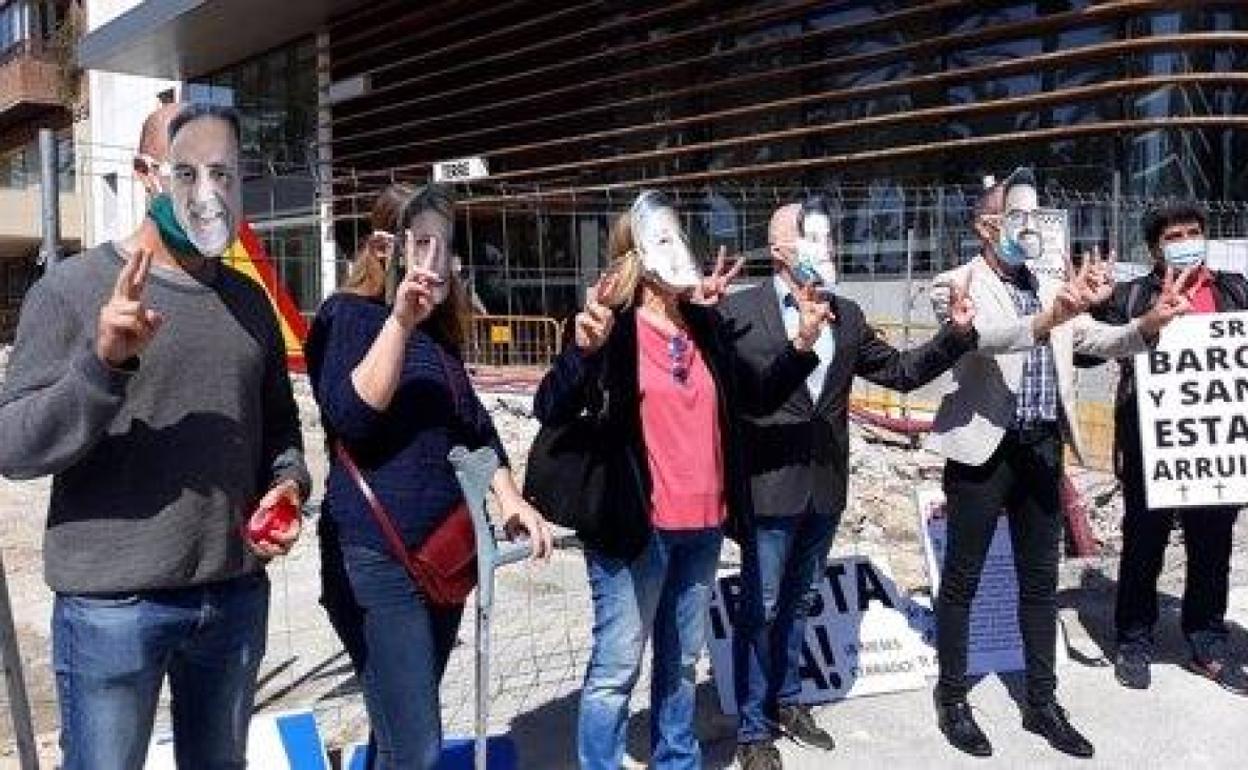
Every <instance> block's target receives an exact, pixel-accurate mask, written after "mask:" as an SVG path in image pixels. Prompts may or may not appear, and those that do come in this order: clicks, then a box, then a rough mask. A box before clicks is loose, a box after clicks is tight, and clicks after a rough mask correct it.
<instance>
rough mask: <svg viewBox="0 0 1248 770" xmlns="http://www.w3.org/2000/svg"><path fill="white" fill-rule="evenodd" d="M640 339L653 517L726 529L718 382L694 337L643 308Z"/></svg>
mask: <svg viewBox="0 0 1248 770" xmlns="http://www.w3.org/2000/svg"><path fill="white" fill-rule="evenodd" d="M637 343H638V344H637V349H638V356H639V359H640V360H639V362H638V363H639V366H638V371H639V377H640V380H641V382H640V386H641V427H642V435H643V437H644V438H645V444H646V460H647V462H648V463H649V468H650V478H651V480H652V481H653V491H652V493H651V498H650V505H651V509H650V520H651V523H653V524H654V526H655V527H657V528H658V529H704V528H708V527H718V526H719V525H720V524H722V523H723V521H724V518H725V516H726V514H727V507H726V500H725V497H724V459H723V456H722V454H721V452H720V439H719V415H718V413H719V408H718V394H717V393H716V390H715V381H714V380H713V379H712V378H711V372H710V370H709V369H708V368H707V366H706V362H705V361H704V360H703V359H702V354H701V353H700V352H699V351H698V349H697V348H696V347H695V346H694V344H693V341H692V340H691V339H690V338H689V337H688V336H687V335H685V334H684V333H680V334H679V336H677V337H674V338H673V337H671V336H669V335H668V333H667V332H666V331H664V330H663V329H660V328H659V327H658V326H656V325H655V324H654V322H653V321H651V320H649V319H647V318H646V317H645V314H644V313H640V312H639V313H637Z"/></svg>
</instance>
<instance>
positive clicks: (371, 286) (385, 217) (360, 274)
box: [339, 184, 414, 299]
mask: <svg viewBox="0 0 1248 770" xmlns="http://www.w3.org/2000/svg"><path fill="white" fill-rule="evenodd" d="M413 192H414V190H413V188H412V187H411V186H410V185H405V184H392V185H389V186H388V187H386V189H384V190H382V191H381V193H380V194H379V195H378V196H377V200H375V201H374V202H373V210H372V211H371V212H370V213H369V215H368V224H369V225H370V227H371V232H370V233H369V235H368V236H365V238H364V240H363V241H362V242H361V243H360V244H359V246H358V247H357V248H356V250H355V258H354V259H353V260H351V269H350V270H349V271H348V273H347V280H345V281H344V282H343V284H342V287H341V288H340V289H339V291H343V292H346V293H348V294H358V295H359V296H361V297H369V298H371V299H380V298H381V296H382V295H383V294H385V291H386V266H385V265H384V264H383V263H382V261H381V255H380V254H378V253H377V252H376V250H374V249H373V248H372V246H371V244H370V243H369V238H371V237H372V233H374V232H376V231H378V230H384V231H385V232H388V233H390V234H391V235H395V236H396V237H397V233H398V230H399V215H400V212H402V210H403V206H404V205H405V204H406V203H407V201H408V199H410V198H411V197H412V193H413Z"/></svg>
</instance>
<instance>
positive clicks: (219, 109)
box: [169, 102, 243, 147]
mask: <svg viewBox="0 0 1248 770" xmlns="http://www.w3.org/2000/svg"><path fill="white" fill-rule="evenodd" d="M200 118H216V119H217V120H224V121H225V122H226V123H228V124H229V126H230V129H231V130H232V131H233V132H234V142H235V143H236V144H238V145H239V146H240V147H241V146H242V144H243V128H242V123H241V122H240V120H239V117H238V110H236V109H234V108H233V107H226V106H223V105H220V104H205V103H203V102H190V103H188V104H186V105H185V106H184V107H182V108H181V109H180V110H178V114H177V115H174V116H173V120H170V121H169V142H170V143H171V144H172V143H173V138H174V137H175V136H177V135H178V132H179V131H181V130H182V129H183V128H184V127H185V126H187V125H188V124H190V123H192V122H194V121H196V120H199V119H200Z"/></svg>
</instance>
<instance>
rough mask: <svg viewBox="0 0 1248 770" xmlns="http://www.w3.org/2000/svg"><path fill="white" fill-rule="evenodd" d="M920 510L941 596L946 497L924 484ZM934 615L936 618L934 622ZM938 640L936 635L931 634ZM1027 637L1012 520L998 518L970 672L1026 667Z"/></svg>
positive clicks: (970, 647)
mask: <svg viewBox="0 0 1248 770" xmlns="http://www.w3.org/2000/svg"><path fill="white" fill-rule="evenodd" d="M915 501H916V502H917V504H918V508H919V526H920V527H922V531H923V547H924V550H925V552H926V555H927V574H928V577H929V578H930V579H931V583H932V594H933V595H934V596H939V595H940V571H941V569H942V568H943V567H944V564H945V546H946V544H947V543H948V520H947V519H946V518H945V496H944V493H942V492H941V491H940V490H939V489H937V488H933V487H919V488H918V489H917V490H916V491H915ZM934 622H935V619H934V618H933V623H934ZM930 638H931V639H933V640H934V639H935V638H936V637H935V634H934V633H933V634H931V636H930ZM1066 660H1067V653H1066V645H1065V643H1064V641H1063V637H1062V634H1061V627H1060V625H1059V627H1058V645H1057V662H1058V663H1065V662H1066ZM1024 667H1025V664H1024V660H1023V638H1022V636H1021V635H1020V633H1019V630H1018V577H1017V575H1016V574H1015V572H1014V547H1013V544H1012V543H1011V541H1010V522H1009V519H1008V518H1006V516H1005V515H1002V516H1001V517H1000V518H999V519H998V520H997V529H996V532H994V533H993V536H992V543H991V544H990V545H989V546H988V556H987V558H986V559H985V560H984V569H983V572H982V573H981V574H980V578H979V589H978V590H977V591H976V592H975V598H974V599H972V600H971V628H970V637H969V639H968V642H967V667H966V670H967V673H968V674H987V673H994V672H996V673H999V672H1002V671H1021V670H1022V669H1023V668H1024Z"/></svg>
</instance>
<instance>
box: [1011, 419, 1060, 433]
mask: <svg viewBox="0 0 1248 770" xmlns="http://www.w3.org/2000/svg"><path fill="white" fill-rule="evenodd" d="M1010 430H1011V431H1012V432H1014V433H1019V434H1036V433H1045V434H1047V433H1056V432H1057V420H1015V421H1014V424H1013V425H1011V426H1010Z"/></svg>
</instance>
